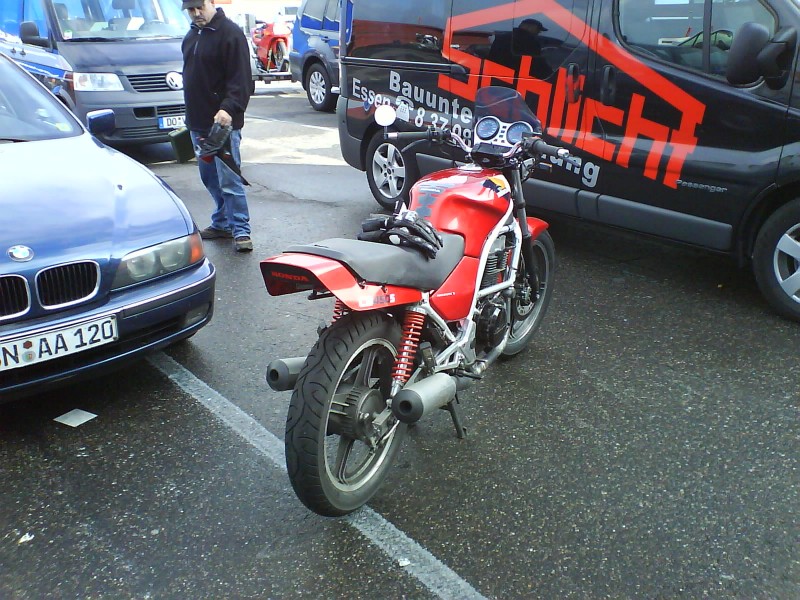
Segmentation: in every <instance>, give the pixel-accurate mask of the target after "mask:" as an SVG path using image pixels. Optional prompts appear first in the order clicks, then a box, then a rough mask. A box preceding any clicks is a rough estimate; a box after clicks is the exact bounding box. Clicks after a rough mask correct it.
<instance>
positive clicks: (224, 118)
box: [214, 108, 233, 127]
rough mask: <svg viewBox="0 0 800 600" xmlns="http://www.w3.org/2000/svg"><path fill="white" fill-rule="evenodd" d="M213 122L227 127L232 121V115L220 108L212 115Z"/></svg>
mask: <svg viewBox="0 0 800 600" xmlns="http://www.w3.org/2000/svg"><path fill="white" fill-rule="evenodd" d="M214 123H219V124H220V125H222V126H223V127H227V126H229V125H231V124H232V123H233V117H231V116H230V115H229V114H228V113H227V111H224V110H222V109H221V108H220V109H219V110H218V111H217V114H215V115H214Z"/></svg>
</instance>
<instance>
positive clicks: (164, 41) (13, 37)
mask: <svg viewBox="0 0 800 600" xmlns="http://www.w3.org/2000/svg"><path fill="white" fill-rule="evenodd" d="M189 25H190V22H189V18H188V16H187V14H186V12H184V11H182V10H181V0H1V1H0V53H3V54H6V55H8V56H9V57H11V58H12V59H14V60H16V61H17V62H18V63H20V64H21V65H22V66H23V67H25V69H27V70H28V71H29V72H31V73H32V74H33V75H35V76H36V77H37V78H38V79H39V80H40V81H41V82H42V83H44V84H45V85H46V86H47V87H48V88H49V89H50V90H51V91H52V92H53V93H54V94H55V95H56V96H57V97H58V98H60V99H61V100H62V102H64V104H66V105H67V106H68V107H69V108H70V109H71V110H72V111H73V112H74V113H75V114H76V115H77V116H78V118H80V119H81V120H82V121H85V119H86V113H87V112H89V111H92V110H96V109H100V108H111V109H113V111H114V114H115V117H116V128H115V129H114V131H112V132H111V133H109V134H107V135H105V136H102V139H103V140H104V141H106V142H108V143H110V144H111V145H130V144H149V143H156V142H166V141H168V140H169V137H168V135H169V132H170V131H172V130H174V129H177V128H179V127H181V126H182V125H183V118H184V112H185V107H184V103H183V77H182V75H181V73H182V70H183V56H182V54H181V40H182V39H183V37H184V35H185V34H186V32H187V31H188V30H189Z"/></svg>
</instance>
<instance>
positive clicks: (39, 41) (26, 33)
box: [19, 21, 50, 48]
mask: <svg viewBox="0 0 800 600" xmlns="http://www.w3.org/2000/svg"><path fill="white" fill-rule="evenodd" d="M19 39H21V40H22V43H23V44H31V45H32V46H41V47H43V48H47V47H48V46H50V40H48V39H47V38H46V37H41V36H39V26H38V25H37V24H36V23H34V22H33V21H23V22H22V23H20V24H19Z"/></svg>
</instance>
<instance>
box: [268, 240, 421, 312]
mask: <svg viewBox="0 0 800 600" xmlns="http://www.w3.org/2000/svg"><path fill="white" fill-rule="evenodd" d="M260 266H261V275H262V277H263V278H264V285H266V286H267V292H269V294H270V295H271V296H282V295H284V294H294V293H295V292H310V291H316V292H325V291H328V292H330V293H332V294H333V295H334V296H336V297H337V298H338V299H339V300H341V301H342V302H344V304H345V305H346V306H347V307H348V308H349V309H350V310H356V311H358V310H374V309H376V308H389V307H392V306H402V305H405V304H413V303H415V302H419V301H420V300H422V292H421V291H420V290H416V289H413V288H406V287H400V286H396V285H387V286H381V285H375V284H369V283H363V282H362V283H360V284H359V281H358V279H357V278H356V277H355V276H354V275H353V272H352V271H350V269H348V268H347V267H346V266H345V265H343V264H342V263H340V262H338V261H335V260H333V259H330V258H325V257H323V256H315V255H313V254H302V253H299V252H298V253H295V252H289V253H284V254H279V255H278V256H273V257H271V258H267V259H264V260H262V261H261V263H260Z"/></svg>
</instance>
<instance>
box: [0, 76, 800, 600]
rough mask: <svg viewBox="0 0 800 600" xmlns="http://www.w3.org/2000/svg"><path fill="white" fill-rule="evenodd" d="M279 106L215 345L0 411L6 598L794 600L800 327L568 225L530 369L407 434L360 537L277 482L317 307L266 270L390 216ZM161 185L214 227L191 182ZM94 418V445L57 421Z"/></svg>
mask: <svg viewBox="0 0 800 600" xmlns="http://www.w3.org/2000/svg"><path fill="white" fill-rule="evenodd" d="M303 102H304V99H303V97H302V93H301V92H299V91H298V90H297V89H296V88H291V87H288V88H286V89H285V91H283V89H282V88H277V89H276V91H275V92H272V91H269V90H267V91H263V92H262V94H261V95H259V97H257V98H255V99H254V101H253V102H251V109H250V110H249V116H248V120H247V123H246V126H245V130H244V140H245V141H244V145H243V150H242V154H243V161H244V166H243V172H244V174H245V176H246V177H247V179H248V180H249V181H250V182H251V183H252V186H251V188H249V189H248V199H249V204H250V209H251V219H252V223H253V241H254V245H255V250H254V252H253V253H252V254H249V255H248V254H245V255H242V254H237V253H235V252H234V251H233V249H232V247H231V246H230V242H220V241H214V242H209V243H207V244H206V249H207V252H208V253H209V255H210V256H211V258H212V260H213V261H214V263H215V264H216V266H217V268H218V284H217V305H216V309H215V316H214V319H213V321H212V323H211V324H210V325H209V326H208V327H206V328H204V329H203V330H201V331H200V332H199V333H198V334H197V335H196V336H195V337H194V338H192V339H191V340H190V341H188V342H187V343H185V344H182V345H180V346H177V347H174V348H171V349H170V350H169V351H168V352H166V353H160V354H159V355H156V356H154V357H153V358H152V359H151V360H150V361H147V362H145V363H142V364H140V365H137V366H136V367H134V368H131V369H128V370H126V371H124V372H120V373H119V374H116V375H114V376H112V377H108V378H102V379H98V380H97V381H94V382H91V383H87V384H82V385H80V386H70V387H68V388H66V389H65V390H63V391H61V392H58V393H53V394H48V395H42V396H41V397H37V398H34V399H31V400H30V401H25V402H24V403H16V404H14V405H6V406H0V433H1V434H2V440H3V441H2V442H1V443H0V465H2V467H0V469H2V471H3V474H2V478H3V479H2V480H3V486H2V489H0V597H3V598H14V599H18V598H19V599H27V598H44V597H53V598H167V599H172V598H179V599H182V598H210V599H216V598H365V599H373V598H434V597H439V598H454V599H458V598H466V597H485V598H546V599H550V598H615V599H616V598H647V599H650V598H776V599H793V598H798V597H800V528H799V527H798V517H800V514H799V513H800V510H798V509H800V496H799V495H798V488H800V477H798V450H799V449H800V443H799V435H798V434H800V427H798V416H800V414H798V413H799V412H800V411H799V410H798V408H799V407H800V393H799V392H798V389H800V388H799V387H798V369H797V332H798V329H797V327H798V325H797V324H795V323H790V322H788V321H785V320H782V319H780V318H778V317H776V316H774V315H772V314H771V313H770V312H769V309H768V308H767V306H766V304H765V302H764V301H763V300H762V299H761V297H760V295H759V293H758V291H757V289H756V288H755V283H754V282H753V279H752V277H751V276H750V275H749V273H748V272H747V271H742V270H739V269H738V268H736V266H735V265H733V264H731V263H730V262H729V261H728V260H727V259H726V258H724V257H719V256H714V255H709V254H706V253H703V252H699V251H695V250H691V249H686V248H681V247H677V246H671V245H665V244H662V243H660V242H657V241H653V240H649V239H645V238H641V237H636V236H631V235H627V234H623V233H619V232H614V231H611V230H608V229H601V228H594V227H591V226H586V225H581V224H577V223H574V222H570V221H561V220H554V221H552V222H551V225H550V232H551V235H552V237H553V239H554V241H555V244H556V253H557V261H558V267H557V272H556V287H555V291H554V297H553V302H552V305H551V307H550V310H549V312H548V315H547V316H546V318H545V323H544V325H543V327H542V329H541V332H540V334H539V335H538V336H537V338H536V339H535V340H534V342H533V343H532V345H531V347H530V348H529V350H528V351H526V352H525V353H523V354H522V355H520V356H518V357H516V358H515V359H513V360H510V361H505V362H500V363H497V364H495V365H494V366H493V367H492V369H490V371H489V373H488V374H487V376H486V378H485V379H484V380H483V381H481V382H479V383H478V384H476V385H475V386H474V387H472V388H471V389H469V390H467V391H466V392H465V393H464V394H463V397H462V403H463V405H464V413H465V419H466V425H467V427H468V436H467V438H466V439H464V440H458V439H457V438H456V437H455V435H454V432H453V428H452V425H451V423H450V418H449V416H448V415H447V413H446V412H444V411H442V412H441V414H434V415H432V416H431V417H430V418H429V419H426V420H424V421H423V422H421V423H420V424H419V425H418V426H416V427H415V428H413V430H412V431H411V435H410V436H409V438H408V439H407V440H406V443H405V445H404V448H403V450H402V451H401V454H400V456H399V460H398V462H397V464H396V467H395V468H394V469H393V471H392V473H391V475H390V477H389V480H388V482H387V483H386V485H385V487H384V488H383V489H382V490H381V492H380V493H379V494H378V495H377V496H376V497H375V498H374V500H373V501H372V502H370V504H369V506H368V507H367V509H365V510H364V511H361V512H359V513H357V514H356V515H354V516H353V517H350V518H347V519H323V518H320V517H317V516H315V515H313V514H310V513H309V512H308V511H307V510H305V509H304V508H303V507H302V505H300V503H299V502H298V501H297V500H296V499H295V498H294V496H293V494H292V492H291V487H290V486H289V483H288V480H287V478H286V474H285V471H284V469H283V467H282V447H281V446H282V436H283V425H284V421H285V415H286V407H287V405H288V400H289V398H288V394H279V393H276V392H272V391H271V390H270V389H269V388H268V386H267V385H266V383H265V382H264V368H265V366H266V364H267V363H268V362H269V360H271V359H272V358H275V357H278V356H284V357H286V356H298V355H303V354H304V353H305V352H307V351H308V349H309V347H310V346H311V344H313V341H314V339H315V330H316V327H317V325H318V324H319V323H320V322H321V321H324V320H326V319H327V318H328V317H329V315H330V310H331V306H330V305H329V304H327V303H326V302H308V301H307V300H305V299H304V298H303V297H302V296H300V295H296V296H286V297H280V298H271V297H269V296H267V294H266V291H265V289H264V286H263V282H262V281H261V279H260V274H259V270H258V263H259V261H260V260H261V259H262V258H264V257H266V256H269V255H271V254H274V253H277V252H280V251H281V250H282V249H284V248H285V247H287V246H289V245H291V244H294V243H299V242H308V241H313V240H317V239H323V238H325V237H352V236H353V235H354V233H355V231H356V230H357V228H358V224H359V223H360V221H361V220H362V219H363V218H364V217H366V216H367V215H369V214H370V213H371V212H373V211H377V210H378V207H377V204H375V202H374V201H373V200H372V199H371V196H370V194H369V189H368V187H367V184H366V180H365V177H364V174H363V173H358V172H356V171H354V170H353V169H351V168H350V167H348V166H346V165H345V164H344V163H343V161H342V160H341V157H340V156H338V154H337V151H338V146H337V144H338V136H337V134H336V130H335V118H334V116H333V115H318V114H314V113H312V112H310V109H308V107H307V104H306V105H305V106H304V105H303V104H302V103H303ZM167 150H168V149H166V148H155V149H153V150H152V153H151V154H150V155H149V158H148V159H147V161H148V162H149V164H150V166H151V168H152V169H153V170H154V171H155V172H156V173H157V174H158V175H160V176H161V177H163V178H164V180H165V181H166V182H167V183H168V184H169V185H170V186H171V187H173V189H175V190H176V192H177V193H178V194H179V195H180V196H181V197H182V198H183V199H184V201H185V202H186V204H187V206H188V207H189V209H190V211H191V213H192V215H193V216H194V218H195V220H196V221H197V223H198V225H199V226H200V227H203V226H205V225H206V224H207V222H206V219H207V218H208V214H209V212H210V207H211V200H210V198H209V197H208V195H207V193H206V192H205V190H204V189H203V187H202V185H201V184H200V181H199V177H198V176H197V170H196V165H195V163H194V162H190V163H187V164H178V163H175V162H174V161H171V160H170V157H169V154H168V151H167ZM72 408H82V409H85V410H88V411H91V412H92V413H95V414H97V415H98V417H97V418H95V419H93V420H92V421H89V422H88V423H86V424H85V425H82V426H81V427H78V428H69V427H66V426H64V425H61V424H58V423H55V422H54V421H53V418H54V417H56V416H58V415H60V414H63V413H64V412H66V411H67V410H70V409H72Z"/></svg>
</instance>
